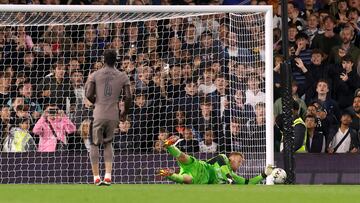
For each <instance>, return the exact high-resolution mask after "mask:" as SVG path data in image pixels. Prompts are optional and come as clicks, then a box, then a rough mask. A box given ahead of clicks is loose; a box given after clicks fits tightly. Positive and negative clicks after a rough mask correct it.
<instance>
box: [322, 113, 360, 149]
mask: <svg viewBox="0 0 360 203" xmlns="http://www.w3.org/2000/svg"><path fill="white" fill-rule="evenodd" d="M351 121H352V119H351V115H350V114H349V113H348V112H344V113H343V114H342V115H341V121H340V125H339V126H335V127H333V128H332V129H331V130H330V133H329V140H330V141H331V142H330V144H329V148H328V152H329V153H330V154H333V153H348V152H350V153H357V152H358V148H359V141H358V135H357V132H356V131H355V130H354V129H352V128H351V127H350V125H351Z"/></svg>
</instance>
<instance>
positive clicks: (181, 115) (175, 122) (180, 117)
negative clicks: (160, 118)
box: [166, 110, 187, 135]
mask: <svg viewBox="0 0 360 203" xmlns="http://www.w3.org/2000/svg"><path fill="white" fill-rule="evenodd" d="M173 112H174V113H173ZM171 113H172V114H173V115H172V116H173V118H172V119H171V122H169V124H170V125H166V126H169V131H170V132H173V133H177V134H180V135H183V134H184V130H185V125H186V124H187V121H186V119H187V118H186V116H185V112H184V111H182V110H175V111H171Z"/></svg>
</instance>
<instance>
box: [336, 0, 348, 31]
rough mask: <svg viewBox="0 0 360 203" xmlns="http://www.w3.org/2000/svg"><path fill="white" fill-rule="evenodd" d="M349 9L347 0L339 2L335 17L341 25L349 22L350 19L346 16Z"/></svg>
mask: <svg viewBox="0 0 360 203" xmlns="http://www.w3.org/2000/svg"><path fill="white" fill-rule="evenodd" d="M348 9H349V8H348V5H347V3H346V0H340V1H338V2H337V13H336V14H335V18H336V20H337V21H338V24H339V25H343V24H345V23H347V21H348V19H347V17H346V12H347V10H348Z"/></svg>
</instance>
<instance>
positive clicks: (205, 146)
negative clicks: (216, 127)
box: [199, 130, 218, 153]
mask: <svg viewBox="0 0 360 203" xmlns="http://www.w3.org/2000/svg"><path fill="white" fill-rule="evenodd" d="M199 146H200V152H205V153H214V152H216V151H217V146H218V144H217V143H216V142H214V134H213V132H212V131H211V130H208V131H206V132H205V138H204V140H203V141H201V142H200V144H199Z"/></svg>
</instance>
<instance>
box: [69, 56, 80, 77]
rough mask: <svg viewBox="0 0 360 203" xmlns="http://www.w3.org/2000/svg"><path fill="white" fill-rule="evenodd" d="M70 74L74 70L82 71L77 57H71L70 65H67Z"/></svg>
mask: <svg viewBox="0 0 360 203" xmlns="http://www.w3.org/2000/svg"><path fill="white" fill-rule="evenodd" d="M67 70H68V74H69V75H70V76H71V75H72V73H73V72H76V71H78V72H80V71H81V67H80V63H79V61H78V60H77V59H71V60H70V62H69V64H68V66H67Z"/></svg>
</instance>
